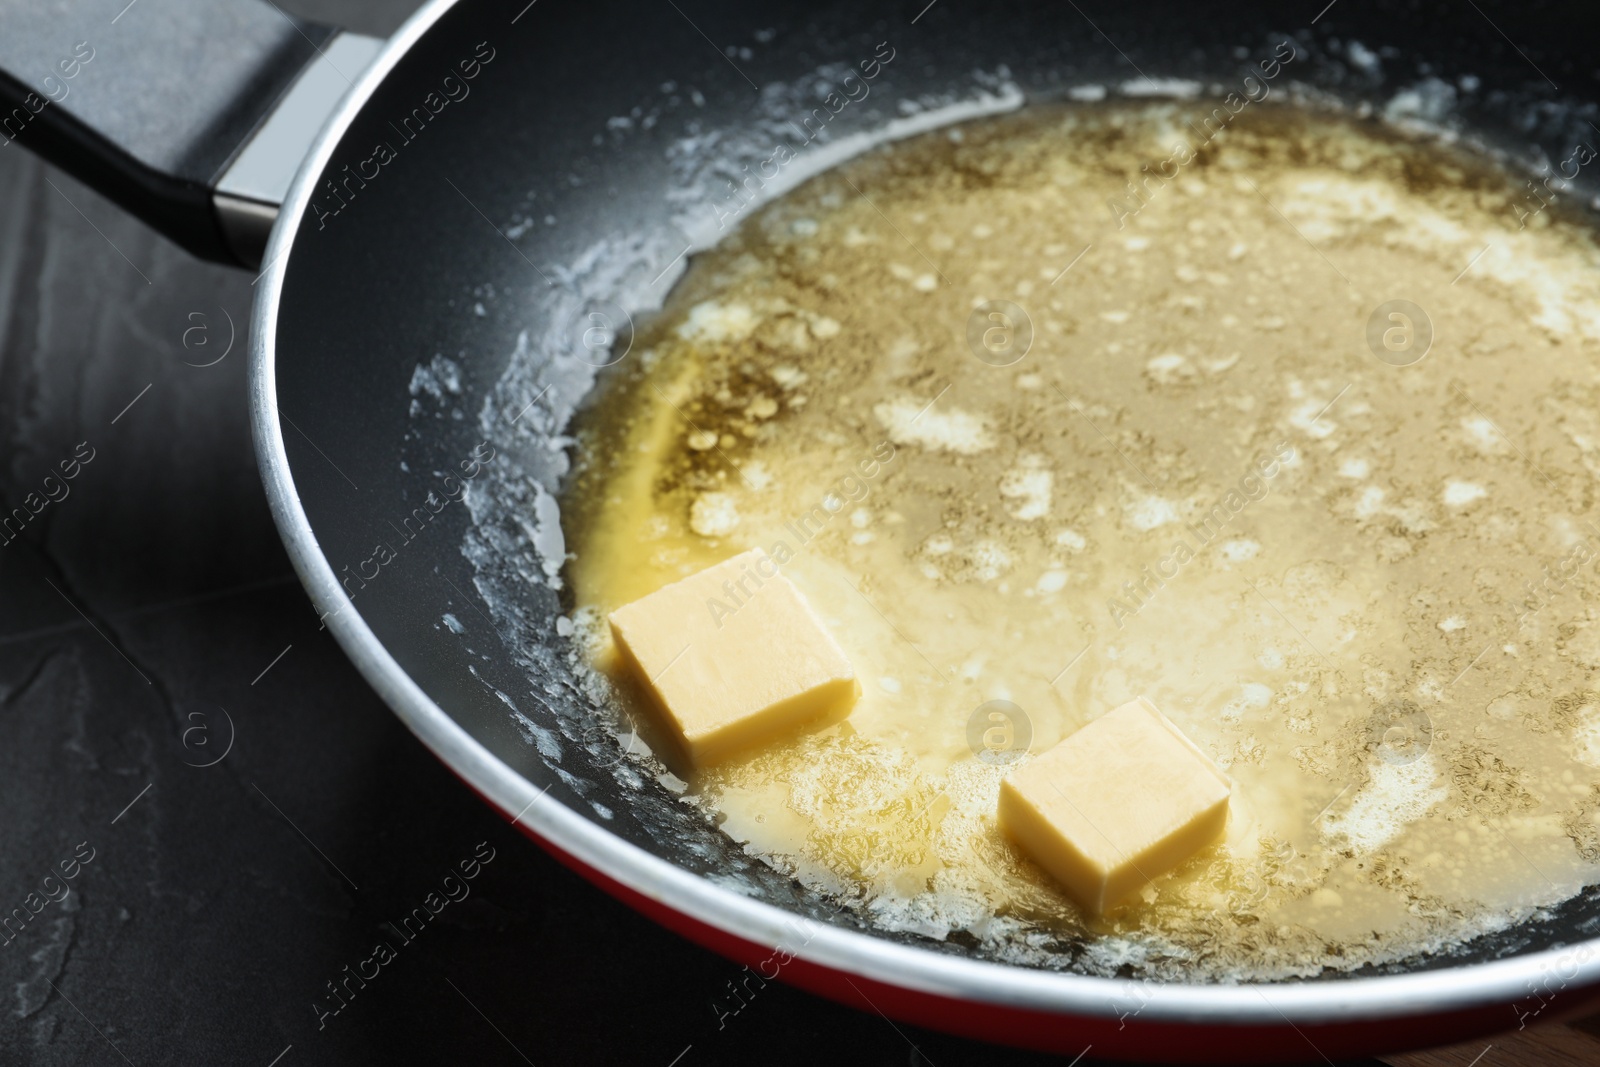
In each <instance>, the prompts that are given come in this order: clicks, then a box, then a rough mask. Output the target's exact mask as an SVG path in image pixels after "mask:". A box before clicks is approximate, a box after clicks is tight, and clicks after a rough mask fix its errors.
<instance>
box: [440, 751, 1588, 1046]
mask: <svg viewBox="0 0 1600 1067" xmlns="http://www.w3.org/2000/svg"><path fill="white" fill-rule="evenodd" d="M446 766H448V765H446ZM452 773H454V771H453V770H452ZM457 777H458V778H460V776H459V775H457ZM460 780H461V782H462V784H464V785H465V786H466V787H467V788H468V789H471V790H472V791H473V792H474V793H477V795H478V797H479V799H481V800H482V801H483V802H484V803H485V804H488V805H489V806H490V807H492V808H494V809H495V810H496V811H497V812H499V814H500V816H501V818H503V819H506V820H507V821H511V820H512V817H513V816H512V813H511V812H508V811H505V810H503V809H501V808H500V807H499V806H498V805H496V804H495V803H494V802H493V801H491V800H490V799H489V798H488V797H486V796H484V795H483V793H481V792H479V791H478V790H477V788H476V787H474V786H473V784H472V783H471V782H469V781H467V780H466V779H465V778H461V779H460ZM514 825H515V826H516V828H517V829H518V830H520V831H522V833H523V834H524V836H526V837H528V838H529V839H530V840H532V841H534V842H536V843H537V844H538V845H539V846H540V847H541V848H543V849H544V850H545V851H546V852H548V853H549V854H550V855H552V856H554V857H555V858H556V859H557V860H559V861H560V862H561V863H562V864H563V865H565V866H566V867H567V868H569V869H570V870H572V871H575V872H577V873H578V874H579V875H581V876H582V877H583V878H584V879H586V880H587V881H589V882H590V883H591V884H593V885H595V886H597V887H598V888H600V889H603V890H604V891H605V892H607V893H609V894H610V895H611V896H612V897H614V898H616V899H617V900H619V901H621V902H622V903H624V904H626V905H628V907H630V908H632V909H633V910H634V911H637V912H639V913H640V914H641V915H643V916H645V917H646V918H648V919H650V920H652V921H654V922H656V923H658V924H660V925H661V926H664V927H666V928H667V929H669V930H671V931H673V932H674V933H677V934H679V935H681V936H683V937H685V938H688V939H689V940H690V941H693V942H694V943H695V944H697V945H699V946H701V947H702V948H707V949H710V950H711V951H712V952H715V953H717V954H718V955H720V956H724V957H726V958H727V959H730V960H732V961H733V962H735V963H738V964H742V965H744V966H746V967H749V968H751V969H756V968H757V967H759V966H760V965H761V964H763V963H768V962H770V961H772V959H773V946H771V945H762V944H757V943H756V942H754V941H746V940H744V939H743V938H739V937H735V936H733V935H732V934H729V933H727V932H726V931H724V930H719V929H717V928H716V927H713V926H708V925H707V924H705V923H703V922H700V921H699V920H698V919H694V918H691V917H690V916H688V915H685V914H684V913H682V912H680V911H678V910H676V909H674V908H673V907H672V906H671V904H670V903H669V902H667V901H664V900H658V899H656V898H654V897H649V896H646V895H644V894H643V893H639V892H638V891H636V890H634V889H631V888H629V887H628V886H625V885H623V884H622V883H621V882H618V881H616V880H615V879H613V878H611V877H609V876H607V875H606V874H604V873H603V872H601V871H599V870H596V869H595V868H593V867H590V866H589V865H587V864H585V863H583V862H582V861H581V860H579V859H577V858H576V857H574V856H572V855H571V854H570V853H568V852H565V851H564V850H562V849H560V848H557V847H556V846H555V845H553V844H551V843H550V842H549V841H546V840H545V839H544V838H543V837H540V836H539V834H538V833H536V832H535V831H534V830H533V829H532V828H530V827H529V826H527V825H526V824H525V823H522V822H516V823H514ZM760 973H761V974H762V975H763V977H768V976H769V972H768V971H767V970H766V969H762V970H761V971H760ZM775 977H777V978H780V979H782V980H783V981H784V982H786V983H787V984H789V985H792V986H795V987H797V988H800V989H804V990H806V991H807V992H808V993H815V994H817V995H818V996H823V997H827V998H828V999H829V1000H833V1001H836V1002H838V1003H840V1004H846V1005H849V1006H850V1007H852V1008H856V1009H858V1010H860V1011H866V1012H872V1013H875V1014H878V1015H883V1016H886V1017H888V1018H891V1019H898V1020H899V1021H901V1022H905V1023H911V1024H913V1025H915V1026H924V1027H927V1028H928V1029H930V1030H940V1031H943V1032H945V1033H950V1034H957V1035H960V1036H961V1037H968V1038H973V1039H975V1040H979V1041H990V1042H994V1043H996V1044H1002V1045H1013V1046H1016V1047H1018V1048H1027V1049H1035V1050H1038V1051H1040V1052H1053V1053H1056V1054H1058V1055H1063V1056H1069V1057H1071V1056H1078V1055H1080V1054H1082V1053H1086V1052H1088V1051H1089V1050H1091V1049H1092V1050H1093V1053H1092V1054H1093V1056H1094V1058H1097V1059H1119V1060H1130V1061H1146V1062H1149V1061H1155V1062H1158V1063H1212V1064H1284V1063H1318V1062H1324V1061H1337V1060H1341V1059H1348V1058H1350V1057H1354V1056H1370V1055H1374V1054H1377V1053H1389V1052H1401V1051H1406V1050H1410V1049H1419V1048H1431V1047H1434V1046H1438V1045H1453V1044H1457V1043H1459V1042H1463V1041H1468V1040H1471V1039H1473V1038H1475V1037H1484V1036H1487V1035H1490V1034H1496V1033H1501V1032H1504V1031H1506V1030H1512V1029H1517V1028H1519V1027H1518V1023H1519V1019H1518V1015H1517V1012H1516V1009H1515V1008H1514V1007H1513V1006H1512V1005H1509V1004H1504V1005H1495V1006H1494V1007H1492V1008H1487V1009H1486V1008H1474V1009H1469V1010H1464V1011H1457V1012H1449V1013H1445V1014H1439V1015H1428V1016H1413V1017H1411V1018H1406V1019H1397V1020H1371V1021H1364V1022H1359V1023H1343V1024H1333V1025H1304V1026H1295V1025H1293V1024H1291V1023H1288V1022H1287V1021H1285V1024H1284V1025H1283V1026H1215V1025H1208V1024H1206V1023H1204V1022H1199V1021H1197V1022H1194V1023H1167V1022H1153V1021H1150V1020H1143V1021H1138V1022H1136V1021H1135V1020H1136V1019H1137V1015H1138V1005H1137V1004H1136V1003H1130V1004H1129V1005H1128V1012H1127V1014H1126V1015H1125V1016H1124V1017H1122V1018H1119V1019H1105V1018H1096V1017H1091V1016H1071V1015H1059V1014H1052V1013H1048V1012H1038V1011H1030V1010H1027V1009H1023V1008H1011V1007H1006V1006H1003V1005H996V1004H981V1003H975V1002H972V1001H965V1000H959V999H955V998H952V997H945V996H940V995H938V994H935V993H925V992H920V991H917V990H912V989H906V988H903V987H901V986H895V985H888V984H886V983H883V982H879V981H876V980H874V979H870V978H863V977H861V976H860V975H853V974H849V973H846V972H844V971H840V970H836V969H834V968H832V967H826V966H822V965H820V964H816V963H812V962H810V961H807V960H805V959H802V958H801V957H799V956H795V957H794V958H793V959H791V960H789V961H788V962H787V963H785V964H783V965H782V966H781V967H779V968H778V969H777V972H776V975H775ZM1564 992H1566V993H1568V994H1569V998H1568V999H1567V1002H1566V1003H1565V1004H1564V1005H1562V1011H1561V1014H1562V1015H1563V1016H1565V1015H1576V1014H1581V1013H1583V1012H1585V1011H1586V1010H1588V1009H1590V1008H1591V1007H1593V1006H1594V1005H1597V1004H1600V988H1593V989H1581V990H1566V991H1564ZM1540 1021H1541V1022H1543V1021H1546V1019H1545V1018H1541V1020H1540Z"/></svg>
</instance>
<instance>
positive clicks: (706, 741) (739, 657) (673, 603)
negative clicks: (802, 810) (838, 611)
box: [609, 549, 861, 767]
mask: <svg viewBox="0 0 1600 1067" xmlns="http://www.w3.org/2000/svg"><path fill="white" fill-rule="evenodd" d="M609 619H610V622H611V635H612V637H613V638H614V639H615V640H616V644H617V649H618V651H619V652H620V654H621V656H622V660H623V662H624V663H625V664H626V665H627V666H628V668H629V669H630V670H631V671H632V672H633V673H634V674H635V676H636V677H637V678H638V679H639V681H640V682H641V683H642V684H643V685H644V687H645V688H646V690H648V692H649V693H650V695H651V696H652V697H654V699H655V702H656V704H657V705H658V707H659V709H660V711H661V712H662V714H663V716H664V718H665V720H666V725H667V726H669V727H670V728H671V729H672V731H673V733H674V735H675V736H676V738H677V740H678V741H679V743H680V744H681V745H682V747H683V750H684V754H685V755H686V756H687V758H688V759H689V761H690V762H691V763H692V764H693V765H694V766H696V767H704V766H707V765H708V764H712V763H716V762H718V761H719V760H722V759H725V758H727V757H728V756H730V755H733V754H734V753H736V752H739V751H742V750H746V749H750V748H753V747H756V746H758V745H762V744H767V743H770V742H772V741H773V740H776V739H777V738H779V737H781V736H783V735H785V734H787V733H790V732H792V731H794V730H796V729H798V728H799V727H801V726H804V725H806V724H807V723H810V722H813V721H816V720H819V719H827V718H830V717H832V716H835V715H842V714H844V713H846V712H848V711H849V710H850V708H851V706H853V705H854V704H855V701H856V697H857V696H859V695H860V692H861V686H860V685H859V683H857V681H856V676H855V671H854V670H853V669H852V668H851V666H850V661H849V660H848V659H846V658H845V655H844V652H842V651H841V650H840V648H839V646H838V644H836V643H835V642H834V640H833V637H832V636H831V635H830V634H829V633H828V631H827V629H826V628H825V627H824V626H823V624H822V620H821V619H819V618H817V616H816V614H815V613H813V612H812V610H811V608H810V607H809V606H808V605H807V604H806V601H805V598H804V597H803V596H802V595H801V593H800V590H798V589H797V588H795V586H794V583H793V582H791V581H789V579H788V578H786V577H784V576H783V575H782V574H780V573H779V572H778V567H777V564H775V563H774V562H773V560H772V559H771V557H769V556H768V555H767V554H766V553H765V552H762V551H761V550H760V549H755V550H752V551H750V552H745V553H742V554H740V555H737V556H734V557H733V558H732V559H729V560H725V561H723V562H722V563H719V564H717V565H716V566H714V567H710V568H707V569H706V570H703V571H701V572H700V573H699V574H695V575H691V576H690V577H688V578H685V579H683V580H682V581H679V582H674V583H672V584H671V585H668V586H664V587H662V588H660V589H658V590H656V591H655V592H654V593H651V594H650V595H649V596H646V597H643V598H641V599H639V600H636V601H634V602H633V603H631V604H628V605H626V606H624V607H621V608H618V609H617V610H615V611H613V612H612V613H611V614H610V616H609Z"/></svg>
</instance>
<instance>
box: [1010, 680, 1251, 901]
mask: <svg viewBox="0 0 1600 1067" xmlns="http://www.w3.org/2000/svg"><path fill="white" fill-rule="evenodd" d="M1231 785H1232V783H1231V782H1230V781H1229V780H1228V778H1227V776H1226V775H1224V774H1223V773H1222V772H1221V771H1220V770H1218V769H1217V766H1216V764H1214V763H1212V762H1211V760H1210V759H1209V758H1207V757H1206V755H1205V753H1203V752H1201V751H1200V750H1199V749H1198V748H1196V747H1195V745H1194V742H1192V741H1190V740H1189V739H1188V738H1187V737H1185V736H1183V734H1182V733H1181V732H1180V731H1179V730H1178V728H1177V726H1175V725H1173V723H1172V721H1171V720H1170V719H1168V718H1167V717H1166V716H1165V715H1163V714H1161V712H1160V711H1159V710H1157V708H1156V706H1155V705H1154V704H1152V703H1150V701H1148V700H1146V699H1145V698H1143V697H1140V698H1139V699H1137V700H1132V701H1129V702H1128V703H1126V704H1124V705H1122V706H1121V707H1119V708H1116V709H1115V710H1113V711H1109V712H1107V713H1106V714H1104V715H1102V716H1101V717H1100V718H1098V719H1096V720H1095V721H1094V722H1091V723H1090V724H1089V725H1087V726H1085V727H1084V728H1083V729H1081V730H1079V731H1078V732H1077V733H1075V734H1073V735H1072V736H1071V737H1068V738H1067V739H1066V740H1064V741H1062V742H1061V743H1060V744H1058V745H1056V746H1055V747H1054V748H1052V749H1050V750H1049V751H1048V752H1045V753H1044V754H1042V755H1040V756H1038V757H1036V758H1034V759H1032V760H1029V761H1028V762H1026V763H1024V764H1023V765H1022V766H1020V767H1018V768H1017V769H1016V770H1014V771H1012V772H1011V773H1010V774H1008V775H1007V776H1006V777H1005V779H1004V780H1003V781H1002V782H1001V783H1000V809H999V818H1000V826H1001V829H1002V830H1004V831H1005V833H1006V834H1007V835H1009V836H1010V837H1011V839H1012V840H1013V841H1015V842H1016V843H1017V844H1018V845H1019V846H1021V848H1022V850H1023V851H1024V852H1026V853H1027V854H1028V856H1029V857H1030V858H1031V859H1032V860H1033V861H1034V862H1035V863H1037V864H1039V866H1041V867H1043V868H1044V869H1045V870H1046V871H1048V872H1049V873H1050V874H1051V875H1053V876H1054V877H1055V878H1056V879H1057V880H1058V881H1059V882H1060V883H1061V885H1062V886H1063V887H1064V888H1065V889H1066V890H1067V893H1068V894H1069V895H1070V896H1071V897H1072V898H1073V899H1074V900H1076V901H1077V902H1078V903H1079V904H1080V905H1081V906H1082V907H1083V908H1084V909H1086V910H1087V911H1090V912H1092V913H1094V914H1096V915H1102V914H1104V913H1105V912H1106V911H1107V910H1109V909H1110V908H1112V907H1114V906H1115V905H1116V904H1118V903H1120V902H1121V901H1123V900H1124V899H1126V898H1127V897H1128V896H1129V895H1130V894H1132V893H1134V892H1135V891H1137V890H1139V889H1142V888H1143V887H1144V886H1145V885H1146V884H1148V883H1149V882H1150V881H1151V880H1152V879H1154V878H1157V877H1159V876H1160V875H1162V874H1165V873H1166V872H1167V871H1170V870H1172V869H1173V868H1174V867H1176V866H1177V865H1178V864H1180V863H1182V862H1183V861H1184V860H1186V859H1188V858H1189V857H1190V856H1192V855H1194V854H1195V853H1196V852H1198V851H1199V850H1200V849H1202V848H1204V847H1205V846H1206V845H1209V844H1211V843H1212V842H1214V841H1215V840H1217V838H1219V837H1220V836H1221V835H1222V831H1223V827H1224V826H1225V825H1226V823H1227V821H1228V796H1229V793H1230V790H1231Z"/></svg>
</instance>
